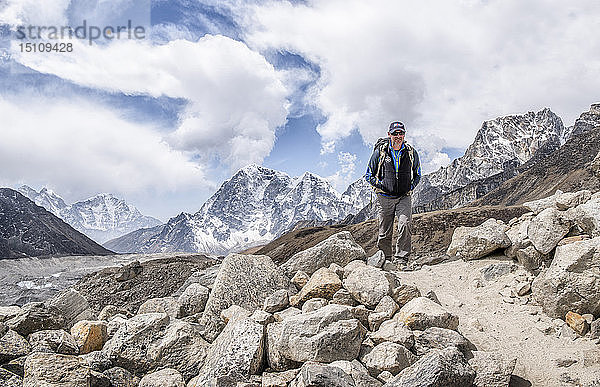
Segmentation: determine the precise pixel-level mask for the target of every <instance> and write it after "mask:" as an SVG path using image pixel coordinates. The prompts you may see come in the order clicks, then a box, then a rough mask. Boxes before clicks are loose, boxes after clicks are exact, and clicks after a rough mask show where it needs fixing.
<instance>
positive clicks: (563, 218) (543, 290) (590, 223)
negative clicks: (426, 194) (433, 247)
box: [448, 190, 600, 339]
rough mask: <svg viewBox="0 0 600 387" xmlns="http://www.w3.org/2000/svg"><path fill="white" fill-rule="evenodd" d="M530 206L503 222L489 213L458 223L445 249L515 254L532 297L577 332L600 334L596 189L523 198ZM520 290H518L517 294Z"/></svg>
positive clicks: (474, 255) (465, 255)
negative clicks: (477, 221)
mask: <svg viewBox="0 0 600 387" xmlns="http://www.w3.org/2000/svg"><path fill="white" fill-rule="evenodd" d="M523 206H524V207H526V208H527V209H529V210H530V211H531V212H528V213H526V214H523V215H522V216H520V217H519V218H515V219H512V220H511V221H510V222H508V224H504V223H503V222H502V221H499V220H495V219H488V220H487V221H486V222H484V223H483V224H481V225H480V226H477V227H459V228H457V229H456V230H455V232H454V234H453V236H452V242H451V244H450V247H449V248H448V254H449V255H455V256H457V257H459V258H462V259H464V260H473V259H479V258H482V257H485V256H488V255H490V254H492V253H496V252H498V251H501V252H503V254H504V255H505V256H507V257H509V258H512V259H514V260H516V261H517V262H518V263H519V264H521V265H522V266H523V267H524V268H525V269H527V270H529V271H530V272H531V273H532V275H533V276H535V278H534V279H533V281H532V283H531V286H530V288H529V287H527V285H524V286H525V287H523V288H521V291H524V293H523V294H525V293H526V292H528V291H529V290H531V295H532V297H533V299H534V301H535V302H537V303H538V304H539V305H541V306H542V307H543V309H544V312H545V313H546V314H547V315H548V316H550V317H553V318H556V319H562V320H565V321H566V322H567V324H568V325H569V326H570V327H571V328H572V329H573V330H574V331H575V332H576V333H577V334H579V335H585V334H586V333H588V334H589V335H590V337H592V338H594V339H598V338H599V337H600V320H594V316H595V317H598V316H599V315H600V271H599V270H598V268H599V267H600V193H594V194H592V193H591V192H590V191H587V190H582V191H578V192H569V193H563V192H561V191H556V193H555V194H554V195H553V196H550V197H547V198H544V199H541V200H536V201H533V202H527V203H524V204H523ZM520 295H521V294H520Z"/></svg>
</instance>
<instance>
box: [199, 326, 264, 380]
mask: <svg viewBox="0 0 600 387" xmlns="http://www.w3.org/2000/svg"><path fill="white" fill-rule="evenodd" d="M264 329H265V328H264V327H263V326H262V325H261V324H258V323H257V322H255V321H253V320H252V319H250V318H242V319H237V320H233V321H230V322H229V323H228V324H227V326H226V327H225V329H224V330H223V332H222V333H221V334H220V335H219V337H218V338H217V339H216V340H215V341H214V343H213V344H212V345H211V347H210V349H209V351H208V354H207V356H206V360H205V363H204V365H203V366H202V368H201V369H200V373H199V375H198V376H197V377H195V378H194V379H192V382H191V383H190V386H191V387H193V386H198V387H200V386H204V385H206V383H208V382H209V381H211V380H212V379H214V378H218V377H222V376H229V377H232V378H234V379H235V380H237V381H244V380H248V379H249V377H250V375H252V374H256V373H257V372H258V371H259V370H260V369H261V367H262V360H263V353H264V347H263V340H264Z"/></svg>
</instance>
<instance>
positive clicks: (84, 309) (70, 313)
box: [46, 289, 95, 328]
mask: <svg viewBox="0 0 600 387" xmlns="http://www.w3.org/2000/svg"><path fill="white" fill-rule="evenodd" d="M46 304H47V305H49V306H53V307H55V308H57V309H58V310H59V311H60V314H61V315H62V316H63V317H64V319H65V324H66V325H65V328H71V327H72V326H73V324H75V323H76V322H77V321H80V320H93V319H94V318H95V316H94V312H93V311H92V309H91V307H90V304H89V303H88V302H87V300H86V299H85V297H83V296H82V295H81V294H80V293H79V292H78V291H77V290H75V289H67V290H64V291H62V292H60V293H58V294H57V295H56V296H54V297H52V298H51V299H50V300H48V301H46Z"/></svg>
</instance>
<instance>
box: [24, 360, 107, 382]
mask: <svg viewBox="0 0 600 387" xmlns="http://www.w3.org/2000/svg"><path fill="white" fill-rule="evenodd" d="M108 383H109V382H108V379H107V378H105V377H104V376H103V375H102V374H99V373H97V372H95V371H92V370H91V369H90V368H89V367H88V365H87V362H86V361H85V360H83V359H82V358H80V357H78V356H71V355H59V354H54V353H34V354H32V355H29V356H28V357H27V360H26V361H25V378H24V379H23V385H24V386H52V387H89V386H106V387H108V386H109V384H108Z"/></svg>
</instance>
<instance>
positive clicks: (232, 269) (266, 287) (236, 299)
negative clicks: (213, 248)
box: [200, 254, 291, 341]
mask: <svg viewBox="0 0 600 387" xmlns="http://www.w3.org/2000/svg"><path fill="white" fill-rule="evenodd" d="M290 286H291V284H290V280H289V279H288V278H287V277H286V276H285V275H283V273H282V272H281V271H280V270H279V268H278V267H277V266H276V265H275V263H273V261H272V260H271V258H269V257H268V256H266V255H242V254H229V255H228V256H227V257H225V259H224V260H223V262H222V263H221V270H219V274H218V275H217V278H216V280H215V282H214V284H213V290H212V292H211V293H210V296H209V297H208V302H207V303H206V308H205V310H204V313H203V314H202V319H201V321H200V323H201V324H202V325H203V326H204V329H205V331H204V336H205V338H206V339H207V340H208V341H213V340H214V339H215V338H216V337H217V336H218V335H219V333H221V331H222V330H223V328H224V326H225V324H224V322H223V321H222V320H221V318H220V315H221V311H222V310H224V309H227V308H229V307H230V306H231V305H239V306H241V307H243V308H245V309H248V310H250V311H253V310H256V309H259V308H260V307H262V306H263V304H264V302H265V299H266V298H267V297H268V296H270V295H271V294H273V293H275V292H276V291H277V290H279V289H289V288H290Z"/></svg>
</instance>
